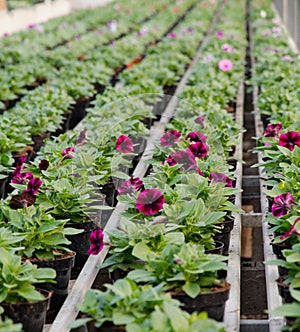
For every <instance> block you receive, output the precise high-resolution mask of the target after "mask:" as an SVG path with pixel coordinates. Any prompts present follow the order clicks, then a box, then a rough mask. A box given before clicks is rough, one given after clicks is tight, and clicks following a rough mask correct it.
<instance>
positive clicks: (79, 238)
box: [66, 221, 98, 279]
mask: <svg viewBox="0 0 300 332" xmlns="http://www.w3.org/2000/svg"><path fill="white" fill-rule="evenodd" d="M66 227H72V228H76V229H83V232H82V233H79V234H76V235H71V236H66V237H67V239H68V240H69V241H71V244H70V245H68V248H69V249H70V250H72V251H74V252H76V257H75V263H74V266H73V268H72V271H71V279H76V278H77V277H78V275H79V273H80V271H81V270H82V268H83V266H84V264H85V262H86V261H87V259H88V257H89V255H88V250H89V247H90V233H91V232H92V231H93V230H95V229H97V228H98V227H97V225H96V224H95V223H94V222H92V221H87V222H76V223H67V224H66Z"/></svg>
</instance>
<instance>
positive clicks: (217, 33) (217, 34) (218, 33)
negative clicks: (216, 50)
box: [216, 31, 224, 38]
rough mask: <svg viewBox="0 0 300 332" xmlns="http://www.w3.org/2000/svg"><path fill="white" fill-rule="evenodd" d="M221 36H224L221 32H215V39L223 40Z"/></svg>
mask: <svg viewBox="0 0 300 332" xmlns="http://www.w3.org/2000/svg"><path fill="white" fill-rule="evenodd" d="M223 36H224V33H223V31H217V32H216V37H217V38H223Z"/></svg>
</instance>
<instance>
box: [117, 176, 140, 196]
mask: <svg viewBox="0 0 300 332" xmlns="http://www.w3.org/2000/svg"><path fill="white" fill-rule="evenodd" d="M143 185H144V183H143V181H142V180H141V179H140V178H134V177H130V179H128V180H126V181H124V182H123V183H122V184H121V185H120V187H119V188H118V195H125V194H130V195H131V194H133V193H135V192H136V191H138V190H140V189H141V188H142V187H143Z"/></svg>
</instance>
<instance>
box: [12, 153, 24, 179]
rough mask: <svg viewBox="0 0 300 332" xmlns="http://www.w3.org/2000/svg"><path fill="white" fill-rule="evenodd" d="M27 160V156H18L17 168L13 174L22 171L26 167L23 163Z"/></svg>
mask: <svg viewBox="0 0 300 332" xmlns="http://www.w3.org/2000/svg"><path fill="white" fill-rule="evenodd" d="M26 160H27V156H21V157H19V158H18V161H17V163H16V168H15V170H14V171H13V172H12V174H13V175H16V174H19V173H20V172H21V170H22V169H23V168H25V166H24V165H23V163H25V161H26Z"/></svg>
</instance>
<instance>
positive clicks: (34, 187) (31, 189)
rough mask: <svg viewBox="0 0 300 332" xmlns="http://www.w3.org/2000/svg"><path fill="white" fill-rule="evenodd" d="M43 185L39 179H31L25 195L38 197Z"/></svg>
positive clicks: (24, 191)
mask: <svg viewBox="0 0 300 332" xmlns="http://www.w3.org/2000/svg"><path fill="white" fill-rule="evenodd" d="M42 184H43V182H42V180H41V179H39V178H33V179H31V180H30V181H29V182H28V184H27V189H26V190H23V193H30V194H31V195H36V194H37V192H38V191H39V189H40V186H41V185H42Z"/></svg>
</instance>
